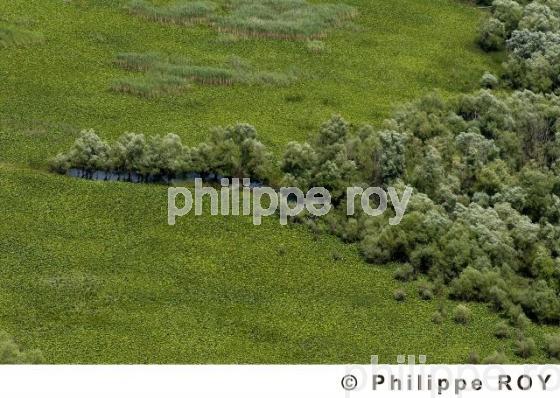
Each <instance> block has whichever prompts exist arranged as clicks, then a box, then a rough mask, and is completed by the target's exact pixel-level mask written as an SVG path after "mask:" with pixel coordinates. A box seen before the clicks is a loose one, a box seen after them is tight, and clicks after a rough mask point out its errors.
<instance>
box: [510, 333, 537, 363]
mask: <svg viewBox="0 0 560 398" xmlns="http://www.w3.org/2000/svg"><path fill="white" fill-rule="evenodd" d="M535 347H536V344H535V340H533V339H532V338H530V337H528V338H525V337H522V338H520V339H519V340H517V341H516V342H515V343H514V352H515V355H517V356H519V357H521V358H525V359H526V358H529V357H530V356H532V355H533V353H534V352H535Z"/></svg>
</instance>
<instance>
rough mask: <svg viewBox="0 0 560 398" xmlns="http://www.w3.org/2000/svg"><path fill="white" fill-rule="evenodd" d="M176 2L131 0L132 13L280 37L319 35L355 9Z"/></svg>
mask: <svg viewBox="0 0 560 398" xmlns="http://www.w3.org/2000/svg"><path fill="white" fill-rule="evenodd" d="M220 5H222V6H223V7H221V8H220V7H219V5H218V4H217V3H215V2H210V1H188V2H187V1H184V0H182V1H178V2H175V3H171V4H168V5H164V6H159V7H158V6H153V5H151V4H149V3H147V2H145V1H143V0H134V1H132V2H131V3H130V4H129V5H128V6H127V9H128V10H129V12H130V13H131V14H133V15H138V16H141V17H144V18H146V19H148V20H152V21H157V22H161V23H176V24H192V23H206V24H208V25H210V26H213V27H215V28H216V29H218V30H219V31H222V32H228V33H233V34H235V35H239V36H250V37H262V38H271V39H279V40H308V39H316V38H321V37H324V36H325V35H326V32H327V31H328V30H329V29H331V28H335V27H339V26H342V25H343V24H344V23H345V22H346V21H348V20H350V19H352V18H354V17H355V16H356V15H357V11H356V9H355V8H354V7H351V6H348V5H346V4H311V3H308V2H307V0H230V1H223V2H221V3H220Z"/></svg>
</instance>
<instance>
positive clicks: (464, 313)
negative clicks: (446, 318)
mask: <svg viewBox="0 0 560 398" xmlns="http://www.w3.org/2000/svg"><path fill="white" fill-rule="evenodd" d="M471 318H472V313H471V310H470V309H469V308H468V307H467V306H466V305H464V304H459V305H457V307H455V309H454V310H453V320H454V321H455V322H456V323H460V324H462V325H466V324H467V323H469V322H470V321H471Z"/></svg>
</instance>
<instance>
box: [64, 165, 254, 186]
mask: <svg viewBox="0 0 560 398" xmlns="http://www.w3.org/2000/svg"><path fill="white" fill-rule="evenodd" d="M66 175H68V176H70V177H76V178H85V179H88V180H96V181H123V182H132V183H156V184H157V183H160V184H181V183H187V182H194V180H195V178H200V179H202V181H204V182H209V183H217V182H220V180H221V179H223V178H226V179H228V180H230V181H231V178H230V177H224V176H221V175H219V174H214V173H209V174H206V175H202V174H199V173H185V174H181V175H178V176H176V177H174V178H170V177H168V176H166V175H148V176H146V175H141V174H138V173H136V172H130V173H128V172H127V173H118V172H114V171H103V170H96V171H85V170H82V169H69V170H68V172H67V173H66ZM262 186H263V183H261V182H259V181H251V183H250V185H249V187H250V188H258V187H262Z"/></svg>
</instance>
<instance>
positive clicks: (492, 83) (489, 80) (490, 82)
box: [480, 72, 498, 89]
mask: <svg viewBox="0 0 560 398" xmlns="http://www.w3.org/2000/svg"><path fill="white" fill-rule="evenodd" d="M480 87H482V88H488V89H494V88H496V87H498V78H497V77H496V76H494V75H493V74H491V73H490V72H485V73H484V75H482V78H481V79H480Z"/></svg>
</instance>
